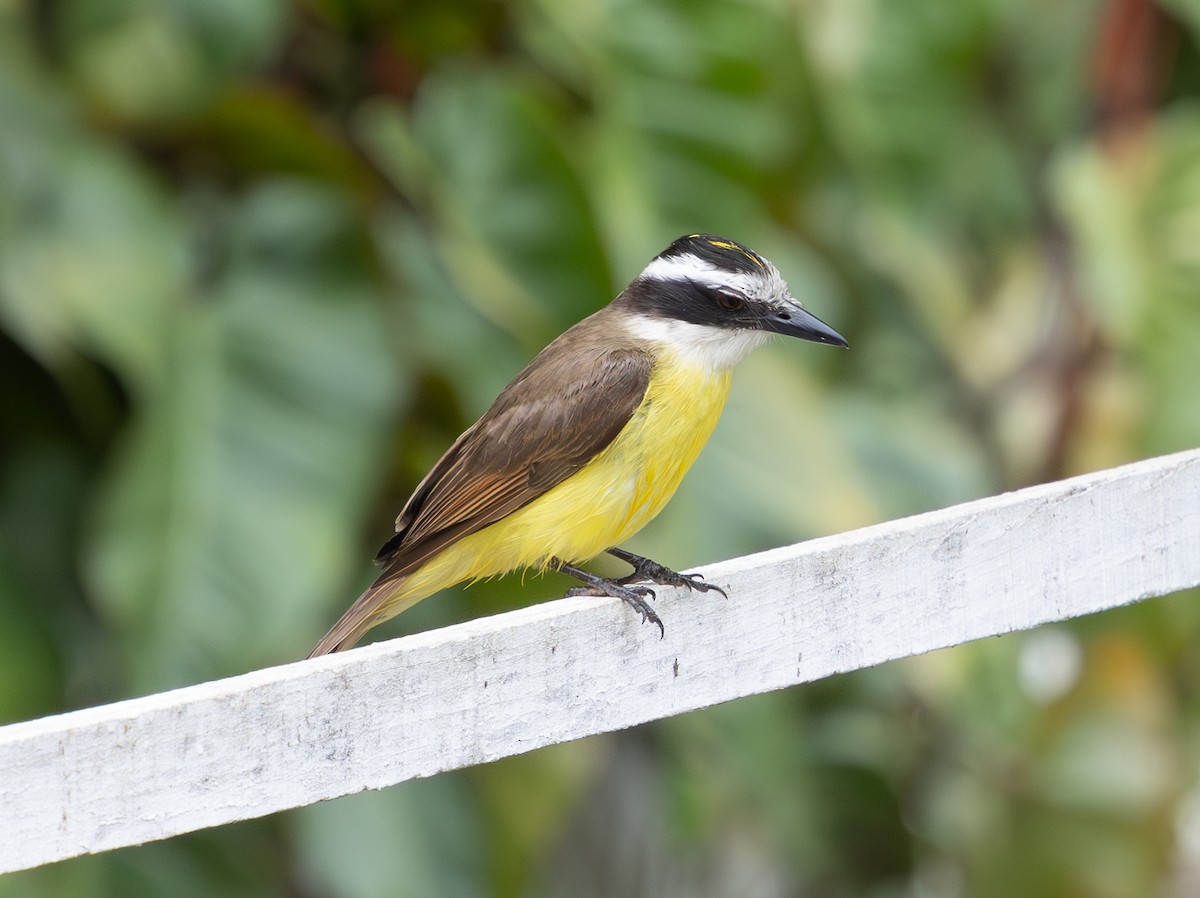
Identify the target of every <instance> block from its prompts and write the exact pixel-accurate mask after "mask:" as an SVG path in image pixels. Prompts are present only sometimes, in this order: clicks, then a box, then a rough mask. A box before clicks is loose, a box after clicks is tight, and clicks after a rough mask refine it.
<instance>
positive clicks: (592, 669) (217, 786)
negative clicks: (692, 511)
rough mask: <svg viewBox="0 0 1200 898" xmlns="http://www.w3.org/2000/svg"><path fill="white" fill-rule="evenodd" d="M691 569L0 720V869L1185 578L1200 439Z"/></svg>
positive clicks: (361, 785) (674, 709)
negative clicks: (144, 692) (335, 650)
mask: <svg viewBox="0 0 1200 898" xmlns="http://www.w3.org/2000/svg"><path fill="white" fill-rule="evenodd" d="M700 569H701V571H703V573H704V575H705V579H707V580H709V581H711V582H714V583H716V584H718V585H720V586H721V587H723V588H724V589H726V590H727V591H728V593H729V596H730V598H729V599H724V598H722V597H721V596H720V595H718V594H716V593H708V594H699V593H697V594H690V595H689V594H684V593H680V592H678V591H675V590H670V589H661V590H660V596H659V601H658V606H657V608H658V611H659V612H660V614H661V615H662V617H663V620H664V621H665V623H666V628H667V629H666V638H665V639H663V640H661V641H660V640H659V639H658V632H657V629H656V628H654V627H644V626H641V625H640V623H639V621H638V619H637V618H636V616H635V615H632V614H630V613H629V611H628V609H626V608H625V607H624V606H623V605H622V604H621V603H620V602H619V601H617V600H615V599H607V598H574V599H564V600H561V601H555V602H549V603H546V604H543V605H539V606H536V607H533V608H528V609H523V610H521V611H516V612H512V613H509V614H503V615H498V616H495V617H491V618H485V619H482V620H477V621H471V622H469V623H465V624H462V625H459V626H454V627H448V628H446V629H443V630H437V631H434V632H429V633H421V634H418V635H415V636H409V637H405V638H402V639H397V640H392V641H390V642H385V643H377V644H375V645H371V646H367V647H365V648H362V649H358V650H355V651H351V652H347V653H344V654H340V655H334V656H330V657H325V658H319V659H316V660H314V661H305V662H299V663H294V664H288V665H285V666H282V667H276V668H271V669H268V670H261V671H255V672H253V673H250V674H246V675H244V676H239V677H233V678H230V679H226V680H220V681H216V682H211V683H203V684H200V685H197V686H192V687H188V688H185V689H179V690H175V691H172V692H166V693H162V694H159V695H152V696H148V697H146V698H140V699H133V700H130V701H125V702H119V703H116V704H112V705H107V706H104V707H99V708H92V709H88V710H83V711H76V712H72V713H69V714H62V715H58V716H55V717H47V718H43V719H41V720H34V721H29V722H26V723H18V724H13V725H10V726H7V727H3V728H0V770H2V771H3V772H4V773H3V777H2V778H0V832H2V833H4V837H3V838H2V839H0V872H4V871H10V870H17V869H23V868H27V867H33V866H37V865H40V864H44V863H48V862H52V861H55V860H59V859H62V858H67V857H72V856H75V855H79V854H86V853H91V852H97V851H104V850H107V849H111V848H117V847H120V846H124V845H133V844H138V843H141V842H146V841H151V840H155V839H162V838H167V837H169V836H173V835H177V834H179V833H185V832H190V831H192V830H196V829H200V828H203V827H207V826H216V825H219V824H223V823H229V822H232V821H236V820H243V819H247V818H251V817H258V816H262V815H264V814H270V813H272V812H275V811H279V810H283V809H286V808H293V807H298V806H301V805H306V804H311V803H313V802H317V801H321V800H323V799H328V798H334V797H337V796H341V795H347V794H350V793H353V792H358V791H360V790H363V789H378V788H382V787H384V786H388V785H391V784H393V783H398V782H401V781H403V780H407V779H412V778H415V777H423V776H429V775H431V774H435V773H438V772H439V771H443V770H449V769H453V768H458V767H465V766H468V765H471V764H478V763H482V762H486V761H490V760H494V759H496V758H501V757H505V756H508V755H513V754H519V753H521V752H526V751H530V750H532V749H535V748H538V747H541V746H544V745H549V744H551V743H557V742H566V741H569V740H572V739H578V738H581V737H584V736H588V735H592V734H594V733H603V732H607V731H611V730H616V729H621V728H624V727H629V726H633V725H635V724H639V723H643V722H645V721H648V720H655V719H658V718H662V717H668V716H670V715H674V714H679V713H682V712H685V711H690V710H694V709H696V708H702V707H706V706H708V705H713V704H716V703H718V702H725V701H729V700H731V699H735V698H738V697H740V696H744V695H749V694H753V693H760V692H767V691H770V690H773V689H780V688H783V687H786V686H792V685H795V684H797V683H803V682H806V681H811V680H814V679H818V678H821V677H826V676H829V675H831V674H836V673H839V672H842V671H848V670H854V669H857V668H861V667H866V666H869V665H873V664H878V663H880V662H883V661H887V660H890V659H893V658H899V657H903V656H907V655H913V654H918V653H921V652H927V651H930V650H931V649H936V648H941V647H943V646H949V645H955V644H958V643H961V642H966V641H968V640H972V639H979V638H981V637H985V636H993V635H997V634H1001V633H1008V632H1010V631H1013V630H1020V629H1026V628H1029V627H1034V626H1037V625H1038V624H1042V623H1046V622H1048V621H1055V620H1061V619H1065V618H1069V617H1077V616H1080V615H1083V614H1089V613H1091V612H1094V611H1100V610H1102V609H1105V608H1111V607H1114V606H1117V605H1122V604H1126V603H1129V602H1133V601H1137V600H1139V599H1144V598H1149V597H1151V596H1159V595H1165V594H1167V593H1171V592H1175V591H1177V590H1180V589H1184V588H1187V587H1191V586H1195V585H1197V584H1200V451H1191V452H1185V453H1180V454H1177V455H1172V456H1166V457H1163V458H1156V459H1151V460H1149V461H1145V462H1139V463H1137V464H1133V465H1127V466H1125V467H1122V468H1117V469H1114V470H1111V471H1103V472H1100V473H1098V474H1091V475H1087V476H1084V477H1079V478H1074V479H1072V480H1067V481H1063V482H1061V483H1054V484H1048V485H1045V486H1039V487H1034V488H1031V489H1027V490H1022V491H1020V492H1016V493H1008V494H1005V495H1002V496H997V497H993V498H989V499H984V500H981V501H978V502H971V503H967V504H965V505H959V506H955V507H953V508H949V509H945V510H942V511H936V512H931V513H929V514H924V515H919V516H917V517H912V518H906V519H903V520H899V521H892V522H889V523H886V524H881V525H878V526H874V527H868V528H866V529H863V530H858V531H855V532H852V533H846V534H841V535H838V536H832V537H827V538H824V539H818V540H813V541H811V542H807V543H802V544H800V545H796V546H789V547H787V548H782V549H776V550H772V551H769V552H764V553H761V554H758V555H753V556H748V557H745V558H739V559H735V560H733V561H728V562H725V563H721V564H713V565H706V566H701V568H700ZM302 649H303V647H301V646H297V652H298V653H299V652H300V651H302Z"/></svg>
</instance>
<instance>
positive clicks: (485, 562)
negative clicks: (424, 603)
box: [386, 356, 730, 616]
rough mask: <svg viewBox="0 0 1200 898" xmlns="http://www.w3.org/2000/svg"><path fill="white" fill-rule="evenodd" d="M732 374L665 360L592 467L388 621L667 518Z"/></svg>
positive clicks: (575, 556)
mask: <svg viewBox="0 0 1200 898" xmlns="http://www.w3.org/2000/svg"><path fill="white" fill-rule="evenodd" d="M729 384H730V372H729V371H711V370H708V369H705V368H701V367H698V366H694V365H691V364H688V363H686V362H684V361H683V360H681V359H680V358H678V357H677V356H676V357H674V358H671V357H667V358H663V357H660V359H659V361H658V363H657V365H656V368H655V371H654V374H653V376H652V377H651V382H650V386H649V387H648V388H647V391H646V396H645V398H644V399H643V400H642V404H641V405H640V406H639V407H638V409H637V411H636V412H634V415H633V417H632V418H631V419H630V421H629V423H628V424H626V425H625V428H624V429H623V430H622V431H621V432H620V433H619V434H618V435H617V438H616V439H615V440H613V442H612V443H611V444H610V445H609V446H608V447H607V448H606V449H605V450H604V451H603V452H601V453H600V454H599V455H597V456H596V457H595V458H594V459H593V460H592V461H591V462H589V463H588V464H587V465H586V466H585V467H584V468H582V469H581V470H580V471H578V472H577V473H575V474H574V475H572V476H571V477H569V478H567V479H566V480H564V481H563V482H562V483H560V484H559V485H558V486H556V487H554V488H553V489H551V490H550V491H549V492H547V493H546V494H545V495H543V496H540V497H539V498H537V499H535V500H534V501H533V502H530V503H529V504H528V505H526V506H525V507H524V508H521V509H519V510H517V511H515V512H513V513H512V514H511V515H509V516H508V517H506V518H504V519H503V520H501V521H497V522H496V523H495V524H492V525H491V526H490V527H486V528H484V529H483V530H480V531H479V532H478V533H474V534H471V535H470V536H467V537H465V538H463V539H461V540H459V541H458V542H457V543H454V544H453V545H451V546H449V547H447V548H446V549H445V550H444V551H442V552H441V553H439V554H438V555H436V556H434V557H433V558H431V559H430V560H429V561H428V562H427V563H426V564H425V565H423V566H422V567H421V569H420V570H418V571H416V572H415V573H414V574H412V575H411V576H410V577H408V578H407V579H406V580H404V581H403V582H402V583H401V584H399V588H398V590H397V591H396V593H395V594H394V595H393V596H392V597H391V598H390V600H389V601H388V602H387V611H386V614H387V616H391V615H393V614H398V613H399V612H400V611H402V610H404V609H405V608H407V607H409V606H410V605H413V604H415V603H416V602H418V601H419V600H421V599H423V598H425V597H426V596H429V595H432V594H433V593H434V592H437V591H438V590H440V589H443V588H445V587H447V586H451V585H453V584H455V583H458V582H460V581H463V580H473V579H479V578H482V577H491V576H494V575H497V574H504V573H507V572H508V571H512V570H516V569H518V568H543V567H545V566H546V564H547V563H548V562H549V561H550V559H552V558H559V559H562V560H564V561H584V560H587V559H589V558H592V557H594V556H596V555H598V554H600V553H601V552H603V551H604V550H605V549H607V548H609V547H610V546H615V545H618V544H619V543H621V542H623V541H624V540H626V539H628V538H629V537H630V536H632V535H633V534H634V533H636V532H637V531H638V530H640V529H641V528H642V527H643V526H645V525H646V523H647V522H649V521H650V520H651V519H652V518H653V517H654V516H655V515H656V514H658V513H659V512H660V511H661V510H662V508H663V506H664V505H666V504H667V501H668V500H669V499H670V498H671V496H672V495H673V494H674V493H675V489H676V488H677V487H678V486H679V483H680V481H681V480H682V479H683V475H684V474H685V473H687V470H688V468H690V467H691V466H692V463H693V462H694V461H695V460H696V457H697V456H698V455H699V454H700V450H701V449H703V448H704V444H705V443H706V442H708V438H709V436H710V435H711V434H712V431H713V428H714V427H715V426H716V424H717V419H718V418H719V417H720V415H721V410H722V409H723V408H724V406H725V400H726V398H727V397H728V396H729Z"/></svg>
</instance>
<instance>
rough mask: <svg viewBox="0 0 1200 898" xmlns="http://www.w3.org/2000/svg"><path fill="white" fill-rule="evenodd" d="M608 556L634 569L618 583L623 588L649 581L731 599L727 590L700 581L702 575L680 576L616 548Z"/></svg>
mask: <svg viewBox="0 0 1200 898" xmlns="http://www.w3.org/2000/svg"><path fill="white" fill-rule="evenodd" d="M608 554H609V555H612V556H613V557H614V558H620V559H621V560H622V561H624V562H625V563H626V564H628V565H631V566H632V567H633V573H632V574H629V575H628V576H625V577H621V578H619V579H618V580H617V581H616V582H617V583H620V584H621V585H623V586H624V585H627V584H630V583H637V582H639V581H645V580H649V581H650V582H651V583H657V584H659V585H660V586H675V587H679V588H681V589H687V590H689V591H690V590H693V589H695V590H699V591H700V592H719V593H720V594H721V595H722V596H724V597H725V598H729V595H728V594H727V593H726V592H725V590H723V589H722V588H721V587H719V586H717V585H716V584H715V583H708V582H706V581H704V580H702V579H700V577H701V575H700V574H680V573H677V572H676V571H673V570H671V569H670V568H669V567H667V566H666V565H662V564H659V563H658V562H657V561H651V560H650V559H649V558H644V557H643V556H641V555H634V554H633V553H632V552H626V551H625V550H624V549H618V548H616V547H614V548H612V549H609V550H608Z"/></svg>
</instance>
